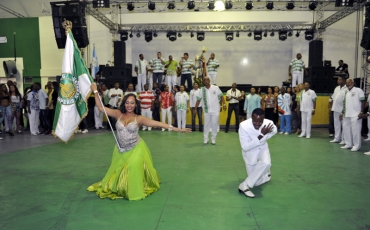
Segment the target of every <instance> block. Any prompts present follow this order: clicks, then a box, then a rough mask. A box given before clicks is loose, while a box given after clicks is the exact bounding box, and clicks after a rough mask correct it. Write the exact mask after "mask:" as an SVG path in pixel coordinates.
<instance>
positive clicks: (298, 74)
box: [289, 53, 308, 87]
mask: <svg viewBox="0 0 370 230" xmlns="http://www.w3.org/2000/svg"><path fill="white" fill-rule="evenodd" d="M303 70H304V71H305V73H306V75H307V74H308V73H307V70H306V68H305V65H304V62H303V61H302V55H301V54H300V53H298V54H297V58H296V59H293V60H292V61H291V62H290V64H289V76H291V77H292V87H295V86H296V85H299V84H301V83H303V74H302V71H303ZM297 82H298V83H297Z"/></svg>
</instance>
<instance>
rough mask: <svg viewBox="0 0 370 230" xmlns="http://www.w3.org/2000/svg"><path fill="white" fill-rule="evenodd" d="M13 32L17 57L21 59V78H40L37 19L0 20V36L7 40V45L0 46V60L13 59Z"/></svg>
mask: <svg viewBox="0 0 370 230" xmlns="http://www.w3.org/2000/svg"><path fill="white" fill-rule="evenodd" d="M14 32H16V49H17V57H23V65H24V69H23V76H24V77H32V76H40V69H41V54H40V35H39V19H38V18H4V19H0V36H6V37H7V39H8V43H4V44H0V57H1V58H4V57H14ZM12 60H13V59H12Z"/></svg>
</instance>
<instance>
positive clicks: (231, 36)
mask: <svg viewBox="0 0 370 230" xmlns="http://www.w3.org/2000/svg"><path fill="white" fill-rule="evenodd" d="M225 36H226V41H232V40H234V33H233V32H226V33H225Z"/></svg>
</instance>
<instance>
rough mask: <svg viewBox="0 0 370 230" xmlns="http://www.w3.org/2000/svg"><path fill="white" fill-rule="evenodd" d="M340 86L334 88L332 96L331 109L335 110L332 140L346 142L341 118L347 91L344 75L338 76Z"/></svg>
mask: <svg viewBox="0 0 370 230" xmlns="http://www.w3.org/2000/svg"><path fill="white" fill-rule="evenodd" d="M337 82H338V86H337V87H336V88H335V89H334V93H333V96H332V102H331V103H330V105H331V111H333V118H334V134H335V136H334V139H333V140H331V141H330V142H333V143H337V142H338V143H339V142H341V144H344V143H345V141H344V138H343V135H342V121H341V120H340V119H339V115H340V114H341V113H342V111H343V100H344V95H345V92H346V91H347V86H346V84H345V83H346V82H345V80H344V78H343V77H338V81H337Z"/></svg>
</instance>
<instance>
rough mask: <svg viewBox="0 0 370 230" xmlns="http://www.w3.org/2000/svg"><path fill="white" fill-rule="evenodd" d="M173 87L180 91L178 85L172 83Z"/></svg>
mask: <svg viewBox="0 0 370 230" xmlns="http://www.w3.org/2000/svg"><path fill="white" fill-rule="evenodd" d="M184 87H185V86H184ZM173 88H176V89H177V91H180V86H178V85H174V86H173Z"/></svg>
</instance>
